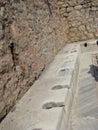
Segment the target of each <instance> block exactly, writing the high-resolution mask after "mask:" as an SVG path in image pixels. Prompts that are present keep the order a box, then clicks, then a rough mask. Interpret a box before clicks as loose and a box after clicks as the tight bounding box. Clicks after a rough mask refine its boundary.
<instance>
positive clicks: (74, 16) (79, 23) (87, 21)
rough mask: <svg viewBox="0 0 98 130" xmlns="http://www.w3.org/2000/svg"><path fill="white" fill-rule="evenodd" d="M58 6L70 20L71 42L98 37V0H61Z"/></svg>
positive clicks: (69, 35) (63, 15) (68, 20)
mask: <svg viewBox="0 0 98 130" xmlns="http://www.w3.org/2000/svg"><path fill="white" fill-rule="evenodd" d="M58 8H59V12H60V15H61V16H62V17H63V18H65V21H67V22H68V26H69V32H68V39H69V42H74V41H81V40H87V39H93V38H98V29H97V28H98V0H62V1H61V0H59V1H58Z"/></svg>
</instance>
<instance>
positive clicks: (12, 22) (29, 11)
mask: <svg viewBox="0 0 98 130" xmlns="http://www.w3.org/2000/svg"><path fill="white" fill-rule="evenodd" d="M55 5H56V4H55V1H52V2H51V5H50V4H49V3H47V1H44V0H24V1H22V0H2V1H0V119H1V120H2V119H3V117H4V116H5V115H6V114H7V113H8V112H9V111H10V109H11V108H12V106H13V105H14V104H15V103H16V101H17V99H19V98H20V97H22V95H23V94H24V93H25V92H26V91H27V90H28V89H29V88H30V87H31V86H32V84H33V83H34V81H35V80H36V79H37V78H38V77H39V76H40V74H41V73H42V71H43V70H44V69H45V67H46V65H47V64H48V63H50V61H51V60H52V59H53V58H54V56H55V55H56V53H57V52H58V51H59V50H60V49H61V47H63V46H64V45H65V41H67V35H66V32H67V30H68V29H67V27H68V26H66V25H67V22H63V19H61V18H60V17H59V16H58V15H57V10H56V6H55ZM49 6H51V7H49Z"/></svg>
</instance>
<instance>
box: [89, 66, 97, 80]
mask: <svg viewBox="0 0 98 130" xmlns="http://www.w3.org/2000/svg"><path fill="white" fill-rule="evenodd" d="M88 73H90V74H91V75H92V76H93V77H94V78H95V80H96V81H97V82H98V66H95V65H93V64H91V65H90V70H89V71H88Z"/></svg>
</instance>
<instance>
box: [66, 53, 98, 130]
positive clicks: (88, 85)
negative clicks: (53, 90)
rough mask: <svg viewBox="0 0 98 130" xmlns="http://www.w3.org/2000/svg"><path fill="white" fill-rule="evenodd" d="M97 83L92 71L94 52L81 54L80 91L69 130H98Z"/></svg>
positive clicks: (78, 90)
mask: <svg viewBox="0 0 98 130" xmlns="http://www.w3.org/2000/svg"><path fill="white" fill-rule="evenodd" d="M96 84H97V82H96V78H95V77H94V75H93V69H92V52H85V53H81V56H80V71H79V78H78V89H77V92H76V95H75V99H74V103H73V106H72V110H71V115H70V120H69V128H68V130H98V99H97V85H96Z"/></svg>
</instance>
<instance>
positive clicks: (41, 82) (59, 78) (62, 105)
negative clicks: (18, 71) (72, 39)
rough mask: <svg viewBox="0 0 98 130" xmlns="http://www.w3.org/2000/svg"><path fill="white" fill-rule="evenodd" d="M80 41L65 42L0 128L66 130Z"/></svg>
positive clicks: (75, 82)
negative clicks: (63, 46) (66, 43)
mask: <svg viewBox="0 0 98 130" xmlns="http://www.w3.org/2000/svg"><path fill="white" fill-rule="evenodd" d="M94 42H95V41H94ZM82 43H84V42H81V43H73V44H68V45H66V46H65V48H63V49H62V50H61V51H60V52H59V53H58V54H57V56H56V57H55V59H54V61H53V62H52V63H51V64H50V65H49V66H48V67H47V69H46V70H45V71H44V73H43V74H42V76H41V77H40V78H39V79H38V80H37V81H36V82H35V84H34V85H33V86H32V87H31V88H30V90H29V91H28V92H27V93H26V94H25V95H24V97H23V98H22V99H21V100H20V101H19V103H18V104H17V105H16V106H15V110H13V111H11V112H10V113H9V114H8V115H7V117H6V118H5V119H4V120H3V121H2V123H1V124H0V130H67V128H68V122H69V117H70V112H71V108H72V103H73V100H74V95H75V91H76V89H77V79H78V73H79V57H80V53H81V51H83V50H82V49H81V44H82ZM82 45H83V44H82ZM84 51H85V48H84Z"/></svg>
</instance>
